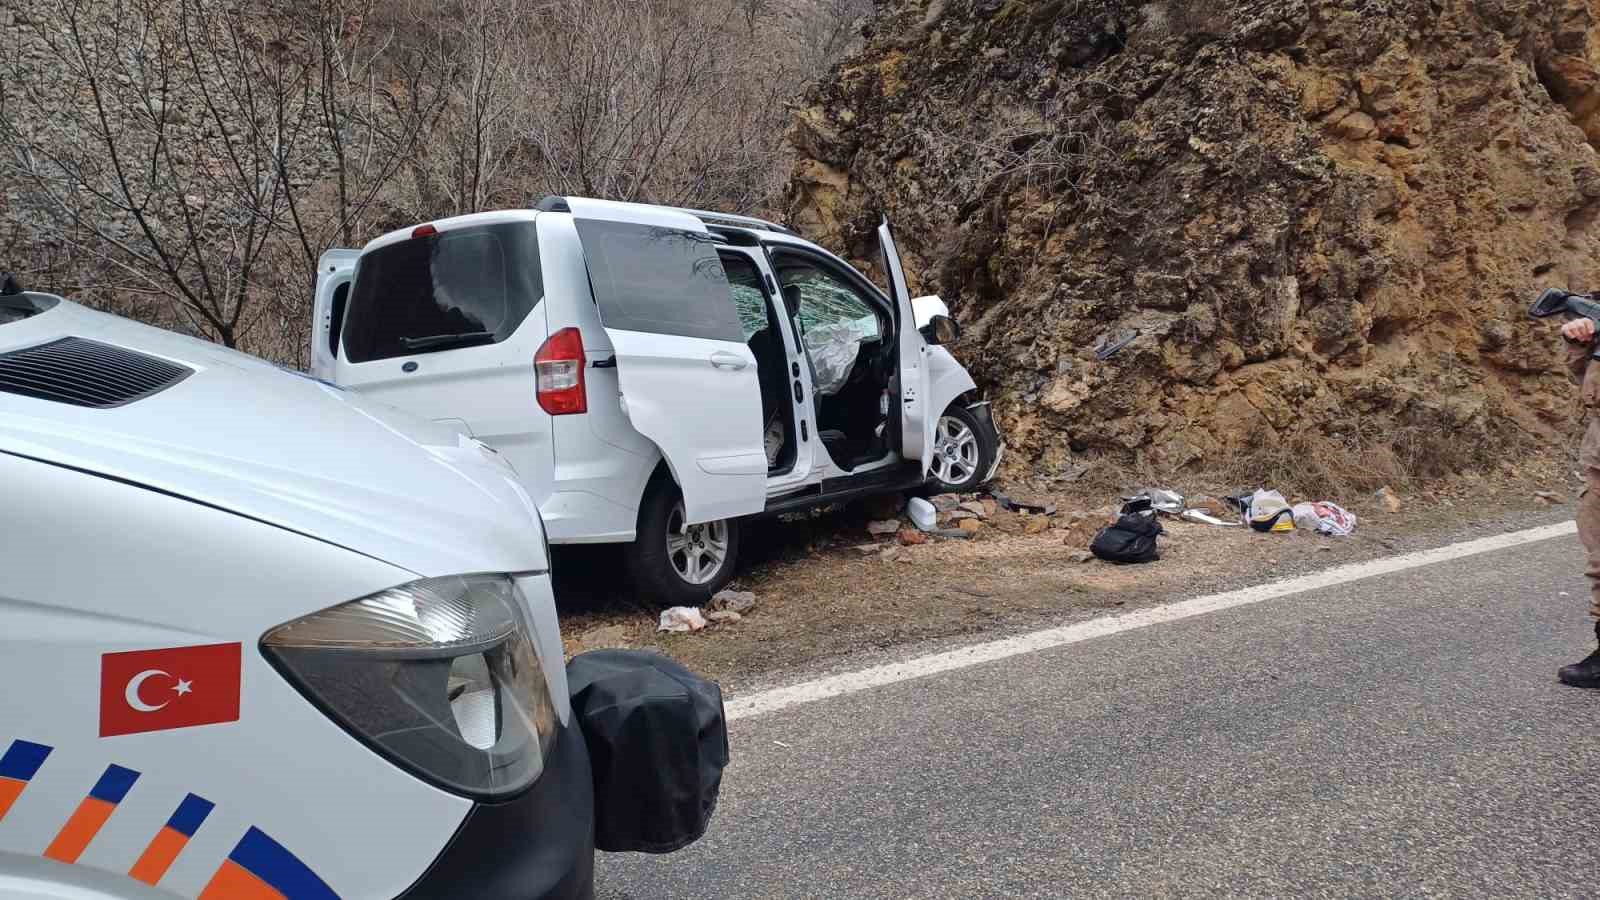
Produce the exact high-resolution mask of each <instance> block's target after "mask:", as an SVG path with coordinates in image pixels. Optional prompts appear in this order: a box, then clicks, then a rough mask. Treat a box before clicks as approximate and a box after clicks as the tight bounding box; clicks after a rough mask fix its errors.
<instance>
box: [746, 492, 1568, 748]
mask: <svg viewBox="0 0 1600 900" xmlns="http://www.w3.org/2000/svg"><path fill="white" fill-rule="evenodd" d="M1577 530H1578V529H1577V526H1576V525H1574V524H1573V523H1572V522H1562V523H1560V524H1557V525H1545V526H1542V527H1539V528H1529V529H1527V530H1525V531H1513V532H1508V533H1506V534H1497V535H1493V536H1491V537H1486V538H1478V539H1476V540H1471V541H1463V542H1461V543H1459V544H1449V545H1446V546H1444V547H1435V548H1434V549H1432V550H1419V551H1416V552H1415V553H1402V554H1400V555H1399V556H1388V557H1384V558H1382V559H1375V560H1371V561H1369V562H1359V563H1350V564H1348V565H1343V566H1335V567H1333V568H1331V569H1326V570H1324V571H1321V572H1314V573H1312V574H1310V575H1301V576H1299V577H1296V578H1287V579H1284V580H1282V581H1275V582H1272V583H1270V584H1261V585H1256V586H1255V587H1248V588H1244V589H1242V590H1237V591H1228V592H1227V593H1223V594H1212V595H1211V596H1209V597H1195V598H1194V599H1192V600H1183V601H1180V602H1178V603H1171V604H1168V605H1165V606H1157V607H1154V608H1151V609H1141V610H1139V611H1137V612H1131V613H1125V614H1122V615H1117V616H1106V617H1105V618H1100V619H1091V620H1090V621H1087V622H1079V623H1076V624H1073V625H1063V626H1061V627H1059V628H1046V629H1044V630H1042V631H1034V632H1030V633H1028V634H1022V635H1018V636H1016V637H1009V638H1003V639H1001V640H997V641H990V642H988V643H984V644H976V645H973V646H971V647H962V648H960V649H958V650H948V651H945V652H943V653H933V654H929V655H927V656H919V657H916V658H915V659H908V660H904V661H902V662H896V663H888V664H886V665H881V666H873V667H872V668H870V669H862V670H860V671H858V672H845V673H843V674H840V675H830V676H828V677H827V678H819V679H817V680H816V681H807V682H804V683H801V684H793V685H789V686H787V687H781V688H774V689H772V690H768V691H761V692H760V693H755V694H751V695H749V696H747V697H735V698H734V699H732V700H729V701H728V703H727V716H728V719H729V720H730V721H731V720H733V719H744V718H748V717H750V716H760V715H766V714H767V713H773V712H777V711H778V710H781V709H788V708H789V707H791V706H798V705H800V704H802V703H815V702H816V701H818V700H826V699H828V698H830V697H840V696H843V695H845V694H854V693H856V692H858V691H865V690H869V689H871V688H875V687H882V686H883V685H886V684H894V683H896V682H900V681H909V680H910V679H913V678H923V677H925V676H928V675H935V674H938V673H940V672H950V671H953V670H955V669H965V668H967V667H968V666H976V665H981V664H983V663H987V662H994V661H995V660H999V659H1005V658H1007V657H1011V656H1019V655H1021V654H1024V653H1034V652H1037V651H1039V650H1049V649H1051V648H1053V647H1061V646H1065V645H1067V644H1076V643H1078V642H1079V641H1087V640H1092V639H1093V638H1098V637H1106V636H1108V635H1113V634H1118V633H1120V632H1124V631H1132V630H1133V629H1135V628H1144V627H1147V626H1150V625H1160V624H1162V623H1163V622H1176V621H1178V620H1179V619H1187V618H1190V617H1192V616H1203V615H1205V614H1206V613H1213V612H1218V611H1219V610H1224V609H1232V608H1234V607H1236V606H1249V605H1250V604H1252V603H1262V602H1265V601H1267V600H1277V599H1280V598H1282V597H1288V596H1291V595H1294V594H1303V593H1305V592H1306V591H1315V590H1320V589H1322V588H1329V587H1334V586H1336V585H1340V584H1347V583H1349V582H1352V581H1360V580H1361V579H1363V578H1372V577H1374V576H1377V575H1388V574H1391V573H1394V572H1404V571H1406V570H1407V569H1417V568H1421V567H1423V566H1431V565H1435V564H1437V563H1442V562H1449V561H1451V560H1456V559H1463V558H1465V557H1468V556H1476V555H1478V554H1480V553H1490V552H1493V551H1495V550H1506V549H1509V548H1511V547H1520V546H1522V545H1524V544H1533V543H1537V542H1539V541H1547V540H1550V539H1551V538H1558V537H1565V536H1567V535H1569V534H1574V533H1576V532H1577Z"/></svg>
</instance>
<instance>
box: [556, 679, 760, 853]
mask: <svg viewBox="0 0 1600 900" xmlns="http://www.w3.org/2000/svg"><path fill="white" fill-rule="evenodd" d="M567 683H568V688H569V689H570V690H571V692H572V717H573V719H574V720H575V721H576V722H577V723H578V724H579V726H581V727H582V729H583V736H584V740H585V742H586V743H587V744H588V746H589V763H590V767H591V768H592V769H593V771H594V825H595V829H594V831H595V834H594V843H595V846H596V847H598V848H599V849H601V850H605V851H607V852H610V853H620V852H627V851H640V852H644V853H671V852H672V851H674V850H679V849H682V848H683V847H687V846H688V845H689V844H692V843H694V842H695V841H697V840H699V839H700V837H701V835H703V834H705V831H706V828H707V827H708V826H709V825H710V824H711V814H712V812H713V811H715V810H716V807H717V795H718V792H719V791H720V790H721V787H722V770H723V768H724V767H726V766H727V764H728V729H727V719H726V717H725V715H724V713H723V708H722V689H721V688H719V687H718V686H717V684H716V683H715V682H712V681H707V680H705V679H704V678H701V677H699V676H698V675H695V674H694V673H693V672H691V671H689V670H688V669H686V668H684V667H683V666H680V665H678V664H677V663H676V662H673V661H672V660H670V659H668V658H666V657H665V656H662V655H661V654H659V653H649V652H646V651H642V650H595V651H592V652H589V653H582V654H579V655H578V656H576V657H573V659H572V661H571V662H570V663H568V664H567Z"/></svg>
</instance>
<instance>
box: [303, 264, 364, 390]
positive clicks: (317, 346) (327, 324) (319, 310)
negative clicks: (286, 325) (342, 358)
mask: <svg viewBox="0 0 1600 900" xmlns="http://www.w3.org/2000/svg"><path fill="white" fill-rule="evenodd" d="M360 255H361V251H359V250H329V251H328V252H326V253H324V254H322V256H321V258H319V259H318V260H317V293H316V295H315V300H314V305H313V307H312V311H311V358H310V362H311V374H312V375H313V376H315V377H317V378H321V379H322V380H323V381H333V380H334V379H333V376H334V365H335V360H337V359H338V357H339V328H340V326H341V325H343V324H344V306H345V300H346V299H347V298H348V297H349V295H350V278H351V276H352V275H353V273H354V272H355V269H356V257H358V256H360Z"/></svg>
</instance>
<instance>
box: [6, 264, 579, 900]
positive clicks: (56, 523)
mask: <svg viewBox="0 0 1600 900" xmlns="http://www.w3.org/2000/svg"><path fill="white" fill-rule="evenodd" d="M0 496H3V498H4V505H5V512H6V522H7V528H6V529H5V535H4V538H3V539H0V677H3V679H4V682H5V684H6V686H7V687H6V689H5V690H4V691H0V896H4V897H8V898H9V897H52V898H59V897H73V898H111V897H115V898H139V897H172V896H185V897H203V898H229V900H241V898H242V900H254V898H287V900H300V898H331V897H346V898H358V897H371V898H379V897H383V898H388V897H483V898H496V897H505V898H510V897H516V898H529V897H551V898H576V897H587V896H590V895H591V893H592V870H593V869H592V867H593V833H594V831H593V819H592V812H593V785H592V783H591V770H590V763H589V755H588V753H587V750H586V745H585V742H584V739H583V737H582V734H581V732H580V730H579V729H578V728H577V727H576V726H574V725H573V724H572V723H571V719H572V718H573V714H572V711H571V708H570V703H569V697H568V691H567V678H566V670H565V668H564V664H563V657H562V645H561V639H560V634H559V631H558V626H557V621H556V614H555V609H554V606H553V603H552V598H551V591H550V580H549V575H548V573H547V564H548V558H547V548H546V546H545V543H544V540H543V537H542V532H541V530H540V524H539V519H538V513H537V510H536V508H535V506H534V505H533V504H532V502H531V500H530V499H529V498H528V496H527V494H526V492H525V491H524V490H523V488H522V487H521V485H520V483H519V482H518V480H517V479H516V478H515V477H514V473H513V472H512V470H511V469H510V467H508V466H507V465H506V463H505V462H504V461H503V460H502V459H501V458H499V456H498V454H496V453H495V452H494V451H492V450H490V449H488V448H487V447H485V446H484V445H482V444H480V443H479V442H478V441H476V440H473V439H471V438H468V437H465V436H463V435H461V434H460V433H459V432H458V431H457V430H455V429H453V428H449V427H446V426H441V425H436V424H431V423H427V422H422V421H417V420H413V419H411V418H410V417H409V416H403V415H400V414H398V413H396V412H395V411H392V410H386V409H384V408H382V407H378V406H375V405H373V404H372V403H371V402H370V401H366V400H363V399H362V398H360V397H357V396H355V395H352V394H350V393H348V392H345V391H342V390H339V389H337V388H335V387H332V386H330V385H327V384H323V383H319V382H317V381H315V380H313V379H311V378H308V377H306V376H304V375H299V374H293V373H289V372H287V371H285V370H282V369H279V368H277V367H275V366H273V365H271V364H269V363H266V362H263V361H261V360H259V359H255V358H253V357H249V356H245V355H243V354H239V353H235V352H232V351H229V350H226V349H223V348H220V347H217V346H214V345H211V344H207V343H204V342H201V341H198V340H193V339H189V338H184V337H181V336H178V335H174V334H171V333H168V332H164V331H160V330H157V329H153V328H148V327H145V326H142V325H138V324H135V323H132V322H129V321H127V320H123V319H119V318H116V317H114V316H108V315H104V314H101V313H96V312H93V311H90V310H87V309H85V308H83V307H80V306H77V305H75V304H73V303H70V302H67V301H65V300H62V299H61V298H59V297H54V296H50V295H46V294H38V293H9V294H4V295H0Z"/></svg>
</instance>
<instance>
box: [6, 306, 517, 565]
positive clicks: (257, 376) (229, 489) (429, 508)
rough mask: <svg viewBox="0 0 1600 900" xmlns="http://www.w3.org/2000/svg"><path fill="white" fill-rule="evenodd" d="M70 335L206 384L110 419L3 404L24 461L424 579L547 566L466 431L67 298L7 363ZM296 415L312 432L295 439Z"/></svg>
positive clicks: (17, 338)
mask: <svg viewBox="0 0 1600 900" xmlns="http://www.w3.org/2000/svg"><path fill="white" fill-rule="evenodd" d="M67 335H77V336H79V337H85V338H92V339H95V340H99V341H104V342H107V343H111V344H118V345H121V346H126V347H131V348H137V349H138V350H140V351H141V352H146V353H150V354H152V355H156V356H161V357H165V358H167V359H171V360H175V361H180V362H182V363H183V364H185V365H188V366H189V367H191V368H193V369H195V370H196V374H195V375H193V376H191V377H189V378H187V379H185V380H184V381H183V382H181V383H179V384H178V385H176V386H174V387H172V388H170V389H168V390H165V391H162V392H160V393H158V394H156V395H154V396H152V397H148V398H146V399H144V400H141V401H139V402H138V403H134V404H130V405H128V406H125V407H119V408H117V409H115V410H112V411H109V412H110V414H109V415H108V414H107V411H104V410H93V409H85V408H81V407H75V406H67V405H64V404H58V403H41V402H38V401H33V400H30V399H28V398H21V397H15V396H11V395H0V442H3V443H4V444H5V446H7V447H8V448H9V449H11V450H12V451H13V452H16V453H20V454H24V455H28V456H34V457H38V458H45V459H51V460H54V461H56V462H59V463H61V464H64V465H70V466H75V467H77V468H81V469H86V470H91V471H99V472H103V473H105V474H107V475H110V476H113V477H116V478H120V479H123V480H126V481H131V482H134V483H136V484H143V485H147V486H149V487H153V488H156V489H159V490H166V491H170V492H172V493H178V494H183V495H185V496H189V497H193V498H194V499H196V500H199V501H201V502H205V503H210V504H212V505H215V506H220V507H224V508H227V509H233V510H236V511H238V512H239V513H240V514H242V515H247V516H250V517H252V518H257V519H260V520H262V521H265V522H270V523H273V524H277V525H280V526H281V527H286V528H291V529H293V530H296V531H300V532H302V533H306V534H310V535H311V536H313V537H317V538H320V539H323V540H327V541H330V542H332V543H335V544H338V545H340V546H346V547H355V546H360V547H362V548H363V552H365V553H368V554H371V555H375V556H378V557H379V558H382V559H384V560H387V561H389V562H393V563H395V564H396V565H399V566H402V567H404V568H407V569H410V570H412V571H416V572H452V573H454V572H463V571H474V570H473V569H470V568H466V567H467V566H469V565H470V566H480V567H481V566H485V565H489V566H491V568H489V569H487V571H504V572H518V571H534V570H543V569H546V568H548V561H547V560H546V559H545V556H544V548H543V546H542V544H540V543H538V542H531V544H530V542H527V541H524V540H520V539H516V538H514V537H513V536H518V535H522V534H526V533H527V532H526V529H527V528H529V522H530V516H531V515H532V511H531V510H530V509H529V507H528V506H527V504H526V500H527V494H526V492H525V491H524V490H523V489H522V488H521V487H520V486H519V485H518V484H517V482H516V480H515V479H511V478H507V477H505V469H504V463H503V462H502V461H501V460H500V459H499V458H498V456H497V455H496V454H495V452H494V451H492V450H490V449H489V448H488V447H486V446H485V445H483V444H481V443H479V442H478V441H476V440H473V439H472V438H469V437H467V436H465V435H462V434H460V433H459V432H457V431H456V430H455V429H452V428H447V427H443V426H438V425H434V426H429V425H428V423H424V422H418V421H416V420H415V419H412V418H411V417H409V416H406V415H403V414H401V413H400V412H399V411H398V410H394V409H391V408H389V407H385V406H382V405H380V404H377V403H373V402H372V401H370V400H368V399H365V398H363V397H362V396H361V395H359V394H355V393H352V392H350V391H344V390H340V389H338V388H335V387H333V386H331V385H327V384H323V383H321V382H318V381H315V380H313V379H311V378H307V377H305V376H303V375H297V374H292V373H290V372H288V371H287V370H284V369H280V368H279V367H277V366H274V365H272V364H271V363H268V362H265V361H263V360H261V359H257V358H256V357H253V356H247V355H245V354H243V353H238V352H235V351H232V350H228V349H226V348H223V347H219V346H217V345H215V344H211V343H208V342H206V341H202V340H198V339H196V338H188V337H184V336H182V335H177V334H173V333H171V332H167V331H162V330H160V329H157V328H150V327H148V326H145V325H140V324H138V323H135V322H130V321H128V320H126V319H121V318H118V317H116V316H111V315H106V314H104V313H98V312H94V311H92V310H89V309H85V308H84V307H81V306H78V305H77V304H74V303H71V302H67V301H63V302H62V303H61V304H60V306H58V307H57V308H55V309H53V310H50V311H49V312H46V313H43V314H41V315H38V316H34V317H32V318H29V319H24V320H22V321H20V322H14V323H11V324H9V325H7V326H6V327H5V328H4V329H3V330H0V352H5V351H7V350H11V349H15V348H18V347H23V346H28V345H32V344H37V343H43V342H44V341H48V340H54V339H56V338H58V337H63V336H67ZM263 376H265V377H263ZM285 420H299V421H304V422H305V425H306V427H305V428H304V429H303V430H299V431H295V432H293V433H285V432H284V431H283V430H282V428H281V427H280V423H281V422H283V421H285ZM331 422H338V423H339V424H338V427H332V426H331V425H330V424H329V423H331ZM183 423H192V424H191V425H190V427H189V428H187V429H184V428H183V427H182V424H183ZM202 436H203V437H204V441H200V440H197V438H199V437H202ZM413 441H415V442H418V443H421V444H423V446H425V447H426V448H427V450H428V454H427V455H419V454H417V453H416V452H415V446H414V444H413ZM353 448H359V450H360V452H359V453H357V452H352V449H353ZM288 460H293V461H294V462H293V463H292V464H291V463H289V462H287V461H288ZM306 460H317V461H319V462H318V464H316V465H315V466H313V467H309V468H308V467H307V465H306V463H305V461H306ZM468 498H470V499H471V502H467V500H468ZM485 501H488V502H485ZM477 571H485V570H484V569H477Z"/></svg>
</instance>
